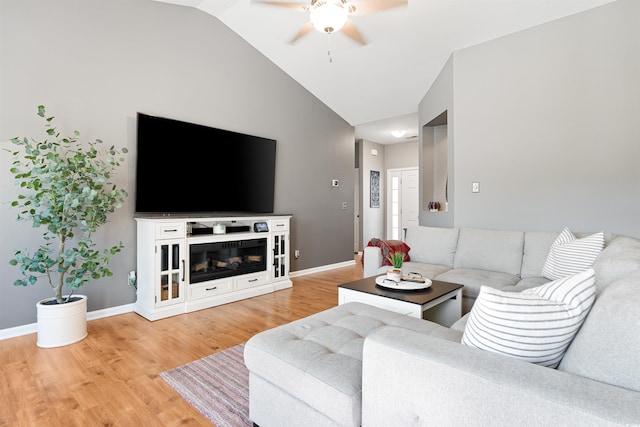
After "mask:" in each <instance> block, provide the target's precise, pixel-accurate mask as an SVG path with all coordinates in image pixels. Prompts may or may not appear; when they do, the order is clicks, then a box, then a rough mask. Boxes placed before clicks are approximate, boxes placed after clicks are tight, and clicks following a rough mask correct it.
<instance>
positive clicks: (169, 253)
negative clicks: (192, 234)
mask: <svg viewBox="0 0 640 427" xmlns="http://www.w3.org/2000/svg"><path fill="white" fill-rule="evenodd" d="M156 257H157V263H156V265H157V266H158V272H157V274H158V278H157V286H158V287H157V289H156V306H162V305H169V304H174V303H177V302H182V301H184V280H185V277H184V271H185V270H184V263H185V260H184V244H183V243H182V241H172V240H166V241H162V242H160V243H158V245H157V247H156Z"/></svg>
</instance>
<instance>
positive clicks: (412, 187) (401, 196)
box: [387, 168, 419, 240]
mask: <svg viewBox="0 0 640 427" xmlns="http://www.w3.org/2000/svg"><path fill="white" fill-rule="evenodd" d="M387 194H388V195H389V197H388V199H387V239H394V240H404V231H403V229H404V228H407V227H410V226H414V225H418V215H419V201H418V169H417V168H411V169H390V170H388V171H387Z"/></svg>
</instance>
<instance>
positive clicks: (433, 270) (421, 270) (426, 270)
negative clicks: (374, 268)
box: [378, 261, 450, 279]
mask: <svg viewBox="0 0 640 427" xmlns="http://www.w3.org/2000/svg"><path fill="white" fill-rule="evenodd" d="M388 269H389V267H384V268H383V267H381V268H380V270H379V271H378V272H379V273H381V274H382V273H384V272H386V271H387V270H388ZM449 270H450V268H449V267H446V266H444V265H436V264H425V263H421V262H413V261H411V262H405V263H404V264H402V274H404V275H408V274H410V273H418V274H421V275H422V277H426V278H428V279H433V278H434V277H436V276H438V275H440V274H442V273H444V272H445V271H449Z"/></svg>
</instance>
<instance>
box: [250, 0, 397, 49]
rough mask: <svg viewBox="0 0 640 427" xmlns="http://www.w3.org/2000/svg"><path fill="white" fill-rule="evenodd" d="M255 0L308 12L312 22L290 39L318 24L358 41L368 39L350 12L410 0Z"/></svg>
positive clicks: (328, 31)
mask: <svg viewBox="0 0 640 427" xmlns="http://www.w3.org/2000/svg"><path fill="white" fill-rule="evenodd" d="M252 2H253V3H261V4H266V5H270V6H278V7H283V8H287V9H296V10H299V11H303V12H309V22H307V23H306V24H305V25H304V26H303V27H302V28H301V29H300V31H298V34H296V35H295V36H294V37H293V39H292V40H291V42H290V43H295V42H296V41H298V40H299V39H301V38H302V37H304V36H305V35H307V34H308V33H309V32H310V31H311V30H312V29H314V28H315V29H317V30H318V31H320V32H322V33H326V34H332V33H337V32H339V31H340V32H342V33H343V34H344V35H346V36H347V37H349V38H350V39H352V40H354V41H355V42H357V43H359V44H361V45H365V44H367V42H366V41H365V39H364V37H362V34H360V31H359V30H358V28H357V27H356V26H355V25H354V24H353V22H351V21H350V20H349V15H354V16H359V15H366V14H369V13H374V12H379V11H382V10H386V9H391V8H394V7H399V6H405V5H406V4H407V2H408V0H351V1H347V0H311V2H310V4H303V3H293V2H279V1H269V0H252Z"/></svg>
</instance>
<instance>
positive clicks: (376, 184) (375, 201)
mask: <svg viewBox="0 0 640 427" xmlns="http://www.w3.org/2000/svg"><path fill="white" fill-rule="evenodd" d="M370 185H371V198H370V206H371V207H372V208H379V207H380V171H371V178H370Z"/></svg>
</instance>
